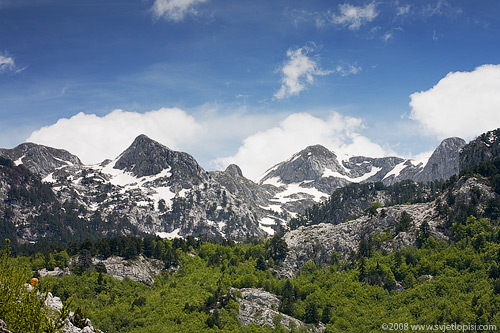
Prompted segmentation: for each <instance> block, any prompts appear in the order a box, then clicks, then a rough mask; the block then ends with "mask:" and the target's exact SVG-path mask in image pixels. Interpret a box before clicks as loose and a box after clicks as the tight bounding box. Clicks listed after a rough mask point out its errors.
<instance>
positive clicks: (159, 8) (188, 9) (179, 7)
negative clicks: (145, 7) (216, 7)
mask: <svg viewBox="0 0 500 333" xmlns="http://www.w3.org/2000/svg"><path fill="white" fill-rule="evenodd" d="M206 1H207V0H155V2H154V4H153V7H152V8H151V9H152V11H153V14H154V16H155V18H157V19H158V18H164V19H167V20H169V21H173V22H179V21H182V20H183V19H184V17H185V16H186V15H188V14H192V15H196V13H197V11H196V8H195V7H196V5H198V4H200V3H203V2H206Z"/></svg>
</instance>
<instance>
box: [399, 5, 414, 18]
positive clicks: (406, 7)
mask: <svg viewBox="0 0 500 333" xmlns="http://www.w3.org/2000/svg"><path fill="white" fill-rule="evenodd" d="M410 9H411V5H404V6H398V7H397V13H396V15H397V16H402V15H408V14H409V13H410Z"/></svg>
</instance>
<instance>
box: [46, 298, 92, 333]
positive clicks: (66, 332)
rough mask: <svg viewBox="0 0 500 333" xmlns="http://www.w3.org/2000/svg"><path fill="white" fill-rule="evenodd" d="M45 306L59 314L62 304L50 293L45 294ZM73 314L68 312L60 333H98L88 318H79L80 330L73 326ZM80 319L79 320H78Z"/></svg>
mask: <svg viewBox="0 0 500 333" xmlns="http://www.w3.org/2000/svg"><path fill="white" fill-rule="evenodd" d="M45 306H46V307H48V308H49V309H51V310H52V311H57V312H60V311H61V310H62V308H63V303H62V301H61V299H60V298H59V297H57V296H54V295H52V293H50V292H49V293H48V294H47V299H46V300H45ZM75 316H76V315H75V313H74V312H72V311H70V312H69V316H68V318H66V319H64V326H63V327H62V330H61V332H62V333H99V332H101V331H100V330H98V329H95V328H94V327H93V326H92V322H91V321H90V319H88V318H81V320H79V322H80V326H83V327H82V328H80V327H77V326H75V324H74V323H75V322H76V321H75ZM79 319H80V318H79Z"/></svg>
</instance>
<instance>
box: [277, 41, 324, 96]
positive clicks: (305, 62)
mask: <svg viewBox="0 0 500 333" xmlns="http://www.w3.org/2000/svg"><path fill="white" fill-rule="evenodd" d="M313 51H314V48H313V47H302V48H299V49H296V50H292V49H290V50H288V51H287V52H286V55H287V57H288V60H287V61H286V62H285V63H284V65H283V66H282V67H281V69H280V72H281V75H282V78H281V88H280V89H279V90H278V91H277V92H276V93H275V94H274V98H276V99H283V98H287V97H290V96H294V95H298V94H299V93H300V92H301V91H302V90H304V89H306V87H307V85H310V84H312V83H314V77H315V76H318V75H328V74H330V73H331V72H330V71H325V70H322V69H321V68H320V67H319V66H318V64H317V63H316V61H315V60H314V59H312V58H311V57H310V56H309V55H308V54H310V53H311V52H313Z"/></svg>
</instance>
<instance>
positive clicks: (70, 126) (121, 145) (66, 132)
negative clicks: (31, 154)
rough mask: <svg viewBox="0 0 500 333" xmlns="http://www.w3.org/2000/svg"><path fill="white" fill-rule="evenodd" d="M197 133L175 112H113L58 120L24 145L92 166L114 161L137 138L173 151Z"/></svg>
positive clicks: (192, 122) (194, 124)
mask: <svg viewBox="0 0 500 333" xmlns="http://www.w3.org/2000/svg"><path fill="white" fill-rule="evenodd" d="M201 130H202V126H201V125H200V124H199V123H197V122H196V120H195V119H194V118H193V117H192V116H190V115H188V114H187V113H185V112H184V111H182V110H180V109H177V108H173V109H167V108H162V109H160V110H156V111H150V112H146V113H137V112H126V111H123V110H114V111H113V112H111V113H109V114H107V115H105V116H103V117H99V116H96V115H94V114H84V113H79V114H77V115H75V116H73V117H71V118H69V119H67V118H63V119H59V120H58V121H57V123H55V124H53V125H51V126H47V127H43V128H41V129H39V130H37V131H35V132H33V133H32V134H31V136H30V137H29V138H28V139H27V141H29V142H36V143H39V144H43V145H46V146H51V147H57V148H62V149H66V150H68V151H69V152H71V153H72V154H75V155H77V156H78V157H80V158H81V159H82V161H83V162H84V163H87V164H95V163H99V162H102V161H103V160H105V159H107V158H115V157H117V156H118V155H119V154H120V153H122V152H123V151H124V150H125V149H126V148H127V147H128V146H129V145H130V144H131V143H132V142H133V140H134V139H135V138H136V137H137V136H138V135H140V134H146V135H148V136H149V137H150V138H151V139H153V140H156V141H158V142H161V143H162V144H164V145H166V146H168V147H169V148H171V149H176V150H177V149H180V147H181V146H185V145H186V144H189V143H191V142H193V141H194V140H195V138H196V135H197V133H199V132H200V131H201Z"/></svg>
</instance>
